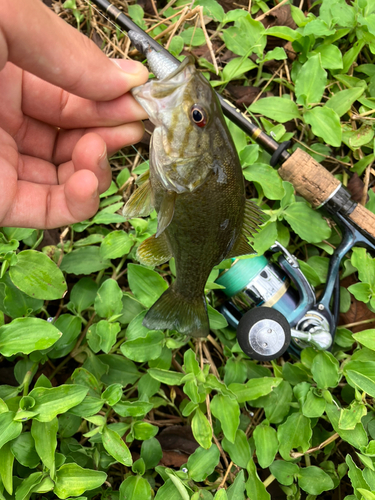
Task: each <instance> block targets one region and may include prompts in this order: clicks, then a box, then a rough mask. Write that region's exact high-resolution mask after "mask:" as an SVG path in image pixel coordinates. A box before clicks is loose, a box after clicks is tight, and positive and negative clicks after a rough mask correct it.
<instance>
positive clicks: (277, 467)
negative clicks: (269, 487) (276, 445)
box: [270, 460, 300, 486]
mask: <svg viewBox="0 0 375 500" xmlns="http://www.w3.org/2000/svg"><path fill="white" fill-rule="evenodd" d="M299 470H300V469H299V467H298V465H297V464H293V463H291V462H284V460H275V461H274V462H273V463H272V464H271V465H270V471H271V474H273V475H274V476H275V478H276V479H277V480H278V482H279V483H280V484H283V485H284V486H290V485H291V484H293V482H294V476H295V475H296V474H298V472H299Z"/></svg>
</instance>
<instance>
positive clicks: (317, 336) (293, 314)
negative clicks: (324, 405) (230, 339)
mask: <svg viewBox="0 0 375 500" xmlns="http://www.w3.org/2000/svg"><path fill="white" fill-rule="evenodd" d="M334 218H335V220H336V222H337V223H338V225H339V226H340V227H341V229H342V233H343V239H342V241H341V243H340V245H339V246H338V247H337V248H336V250H335V252H334V253H333V255H332V257H331V259H330V263H329V269H328V276H327V283H326V286H325V289H324V292H323V294H322V295H321V297H320V299H319V301H317V299H316V296H315V291H314V289H313V287H312V286H311V285H310V283H309V282H308V281H307V279H306V277H305V275H304V274H303V273H302V271H301V269H300V267H299V264H298V261H297V259H296V258H295V257H294V256H293V255H291V254H290V253H289V252H288V250H287V249H286V248H284V247H283V246H282V245H281V244H280V243H278V242H276V243H275V245H273V247H272V248H271V249H270V252H272V253H276V252H281V254H280V256H279V257H278V260H277V264H275V263H272V262H270V260H269V259H268V258H267V257H266V256H261V257H253V258H250V259H244V260H235V261H234V262H233V264H232V267H230V269H227V270H225V271H223V272H222V273H221V274H220V275H219V277H218V278H217V280H216V282H217V283H218V284H219V285H222V286H225V290H223V291H224V293H225V294H226V295H227V297H228V298H229V300H228V301H226V302H225V303H224V304H223V305H222V306H221V307H220V309H219V310H220V312H221V313H222V314H223V316H224V317H225V318H226V320H227V321H228V324H229V325H231V326H232V327H233V328H235V329H236V330H237V339H238V343H239V345H240V347H241V349H242V350H243V351H244V352H245V353H246V354H247V355H248V356H250V357H251V358H253V359H257V360H260V361H268V360H271V359H275V358H278V357H279V356H281V355H282V354H283V353H284V352H285V351H286V350H287V349H288V348H289V350H290V351H291V352H293V353H294V354H296V355H298V354H299V352H300V350H301V349H303V348H305V347H309V346H312V347H315V348H317V349H321V350H328V349H330V348H331V346H332V344H333V340H334V335H335V331H336V326H337V320H338V315H339V305H340V286H339V284H340V283H339V267H340V263H341V260H342V258H343V257H344V255H345V254H346V253H347V252H348V251H349V250H350V249H351V248H352V247H353V246H364V247H367V248H368V249H369V250H370V251H371V252H372V253H374V251H375V243H374V241H373V239H372V238H371V237H370V238H369V237H368V236H367V233H366V232H365V231H363V230H361V229H360V228H359V229H358V228H357V227H355V226H354V225H353V224H352V223H351V222H350V221H348V220H346V218H345V217H343V216H342V215H341V214H340V213H338V212H336V213H335V215H334ZM292 283H293V284H294V286H295V288H293V287H292V286H291V284H292Z"/></svg>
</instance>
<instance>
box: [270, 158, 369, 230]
mask: <svg viewBox="0 0 375 500" xmlns="http://www.w3.org/2000/svg"><path fill="white" fill-rule="evenodd" d="M278 172H279V174H280V177H281V178H282V179H283V180H284V181H289V182H290V183H291V184H293V186H294V188H295V190H296V191H297V193H298V194H300V195H301V196H303V197H304V198H305V200H307V201H308V202H309V203H311V205H312V206H313V207H314V208H317V207H319V206H320V205H322V204H323V203H325V202H326V201H327V200H328V199H329V198H330V196H331V195H332V193H333V192H334V191H335V190H336V189H337V188H338V186H339V185H340V181H338V180H337V179H336V178H335V177H334V176H333V175H332V174H331V173H330V172H328V170H327V169H325V168H324V167H322V165H320V163H318V162H317V161H315V160H314V158H312V157H311V156H310V155H309V154H308V153H306V152H305V151H303V150H302V149H296V151H295V152H294V153H293V154H292V155H291V156H290V158H288V159H287V160H286V161H285V162H284V163H283V164H282V166H281V167H280V168H279V170H278ZM349 218H350V220H352V221H353V222H354V224H355V225H357V226H359V227H361V228H362V229H364V230H365V231H367V233H369V234H370V235H371V236H372V237H373V238H375V214H374V213H372V212H370V211H369V210H367V208H365V207H363V206H362V205H357V206H356V208H355V209H354V210H353V212H352V213H351V214H350V215H349Z"/></svg>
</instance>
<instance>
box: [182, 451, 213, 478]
mask: <svg viewBox="0 0 375 500" xmlns="http://www.w3.org/2000/svg"><path fill="white" fill-rule="evenodd" d="M219 461H220V451H219V448H218V447H217V446H216V444H213V445H211V447H210V448H209V449H208V450H205V449H203V448H201V447H199V448H197V449H196V450H195V452H194V453H193V454H192V455H190V456H189V458H188V462H187V468H188V471H189V477H191V479H193V480H194V481H197V482H200V481H204V480H205V479H206V477H207V476H209V475H210V474H212V472H213V471H214V470H215V467H216V466H217V465H218V463H219Z"/></svg>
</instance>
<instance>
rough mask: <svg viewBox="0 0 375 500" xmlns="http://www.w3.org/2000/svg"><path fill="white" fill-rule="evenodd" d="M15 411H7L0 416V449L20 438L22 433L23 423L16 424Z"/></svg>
mask: <svg viewBox="0 0 375 500" xmlns="http://www.w3.org/2000/svg"><path fill="white" fill-rule="evenodd" d="M15 415H16V414H15V412H14V411H7V412H4V413H1V414H0V429H1V433H0V449H1V447H2V446H4V444H6V443H8V442H9V441H11V440H12V439H14V438H16V437H18V436H19V435H20V434H21V431H22V423H21V422H16V421H15V420H13V419H14V417H15Z"/></svg>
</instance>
